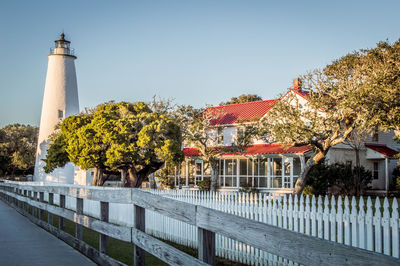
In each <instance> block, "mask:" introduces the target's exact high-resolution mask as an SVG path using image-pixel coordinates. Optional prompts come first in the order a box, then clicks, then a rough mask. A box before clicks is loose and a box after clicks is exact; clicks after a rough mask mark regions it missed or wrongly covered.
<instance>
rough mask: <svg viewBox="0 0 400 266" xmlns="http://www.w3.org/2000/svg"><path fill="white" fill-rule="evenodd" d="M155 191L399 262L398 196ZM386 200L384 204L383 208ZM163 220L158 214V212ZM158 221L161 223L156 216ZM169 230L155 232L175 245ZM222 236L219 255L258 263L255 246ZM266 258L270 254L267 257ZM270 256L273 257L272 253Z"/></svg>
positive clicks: (188, 236)
mask: <svg viewBox="0 0 400 266" xmlns="http://www.w3.org/2000/svg"><path fill="white" fill-rule="evenodd" d="M152 193H155V194H158V195H162V196H164V197H168V198H173V199H177V200H180V201H185V202H189V203H193V204H197V205H202V206H206V207H209V208H213V209H217V210H220V211H223V212H228V213H231V214H235V215H238V216H242V217H246V218H248V219H253V220H256V221H260V222H263V223H267V224H271V225H275V226H278V227H280V228H284V229H289V230H291V231H295V232H299V233H302V234H306V235H310V236H313V237H318V238H322V239H325V240H330V241H334V242H337V243H341V244H345V245H350V246H353V247H358V248H362V249H367V250H370V251H374V252H378V253H383V254H386V255H390V256H393V257H396V258H399V246H400V245H399V241H400V238H399V227H400V219H399V210H398V202H397V200H396V198H394V199H393V200H392V203H391V204H389V200H388V199H387V198H384V199H382V200H381V199H380V198H379V197H377V198H376V199H375V202H374V203H373V201H372V199H371V198H370V197H368V198H367V199H366V200H365V199H364V198H363V197H359V198H356V197H353V198H351V200H350V199H349V198H348V197H345V198H344V199H342V198H341V197H338V198H335V197H331V198H330V199H329V198H328V197H325V198H324V199H322V198H321V197H320V198H318V199H316V198H315V197H307V196H300V197H297V196H295V197H292V196H291V195H290V196H289V197H280V196H272V195H266V194H246V193H236V192H232V193H231V192H228V193H220V192H215V193H211V192H204V191H176V190H169V191H168V190H153V191H152ZM382 202H383V204H382ZM153 215H154V216H157V214H153ZM153 220H157V218H156V217H154V218H153ZM165 223H168V224H169V225H170V227H169V228H167V229H164V228H160V226H159V225H157V224H156V225H154V226H153V227H154V228H153V229H152V230H153V234H155V235H158V236H159V237H161V238H165V239H168V240H171V241H175V242H182V240H181V239H182V236H177V235H176V233H174V231H176V230H175V229H174V227H176V226H178V225H177V223H176V222H174V221H165ZM183 234H184V237H183V238H184V239H187V242H188V243H189V244H191V243H192V244H193V243H195V239H194V238H193V234H190V232H189V233H186V231H184V232H183ZM230 242H231V240H230V239H225V237H223V236H222V237H221V236H218V235H217V252H219V256H222V257H226V258H228V259H232V260H235V256H237V255H236V253H239V261H240V262H244V263H249V264H254V263H257V256H258V254H257V251H254V250H252V249H251V247H241V248H238V245H239V246H240V245H241V244H240V243H239V244H238V243H230ZM264 256H265V254H264ZM268 256H269V257H270V254H268Z"/></svg>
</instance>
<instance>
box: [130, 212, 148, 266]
mask: <svg viewBox="0 0 400 266" xmlns="http://www.w3.org/2000/svg"><path fill="white" fill-rule="evenodd" d="M133 210H134V219H135V221H134V226H135V228H136V229H138V230H140V231H143V232H144V231H145V228H146V227H145V225H146V224H145V222H146V221H145V209H144V208H142V207H139V206H137V205H134V207H133ZM133 265H135V266H144V265H145V251H144V250H143V249H141V248H139V247H138V246H136V245H134V247H133Z"/></svg>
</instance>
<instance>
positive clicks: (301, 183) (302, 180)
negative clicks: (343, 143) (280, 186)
mask: <svg viewBox="0 0 400 266" xmlns="http://www.w3.org/2000/svg"><path fill="white" fill-rule="evenodd" d="M326 153H327V151H326V152H318V153H317V154H315V155H314V157H313V158H310V159H308V161H307V162H306V165H305V166H304V168H303V171H302V172H301V173H300V176H299V178H297V181H296V185H295V187H294V190H293V194H297V195H299V196H300V195H301V193H302V192H303V189H304V187H305V185H306V183H307V180H308V173H309V172H310V170H311V168H312V167H313V166H314V165H316V164H317V163H318V162H319V161H321V160H322V159H323V158H325V155H326Z"/></svg>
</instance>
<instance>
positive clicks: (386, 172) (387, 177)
mask: <svg viewBox="0 0 400 266" xmlns="http://www.w3.org/2000/svg"><path fill="white" fill-rule="evenodd" d="M385 190H386V194H387V193H388V192H389V158H388V157H386V156H385Z"/></svg>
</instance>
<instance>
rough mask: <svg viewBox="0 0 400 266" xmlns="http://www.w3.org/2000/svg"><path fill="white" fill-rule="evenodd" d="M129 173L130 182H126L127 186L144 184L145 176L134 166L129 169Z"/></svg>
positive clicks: (136, 186) (137, 186)
mask: <svg viewBox="0 0 400 266" xmlns="http://www.w3.org/2000/svg"><path fill="white" fill-rule="evenodd" d="M128 174H129V176H128V182H126V183H125V187H135V188H139V187H140V186H141V185H142V182H143V180H144V179H145V176H143V175H139V174H138V173H137V171H136V170H135V169H133V168H129V169H128Z"/></svg>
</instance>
